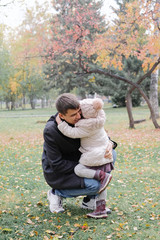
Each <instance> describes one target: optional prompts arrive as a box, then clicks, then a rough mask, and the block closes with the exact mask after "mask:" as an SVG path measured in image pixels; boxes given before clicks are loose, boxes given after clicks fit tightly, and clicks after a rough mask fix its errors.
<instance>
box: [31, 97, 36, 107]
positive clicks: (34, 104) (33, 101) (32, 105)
mask: <svg viewBox="0 0 160 240" xmlns="http://www.w3.org/2000/svg"><path fill="white" fill-rule="evenodd" d="M30 104H31V108H32V109H35V107H36V101H35V100H34V98H30Z"/></svg>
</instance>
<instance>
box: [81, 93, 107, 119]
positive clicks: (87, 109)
mask: <svg viewBox="0 0 160 240" xmlns="http://www.w3.org/2000/svg"><path fill="white" fill-rule="evenodd" d="M102 107H103V101H102V100H101V99H100V98H94V99H91V98H86V99H83V100H81V101H80V108H81V110H82V115H83V117H84V118H95V117H97V114H98V111H99V110H100V109H102Z"/></svg>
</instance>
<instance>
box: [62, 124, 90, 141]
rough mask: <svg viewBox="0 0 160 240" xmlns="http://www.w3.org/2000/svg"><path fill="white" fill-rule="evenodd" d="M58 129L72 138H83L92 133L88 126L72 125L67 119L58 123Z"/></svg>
mask: <svg viewBox="0 0 160 240" xmlns="http://www.w3.org/2000/svg"><path fill="white" fill-rule="evenodd" d="M58 129H59V130H60V131H61V132H62V133H63V134H64V135H65V136H67V137H70V138H83V137H87V136H89V135H90V131H88V129H87V128H82V127H71V126H69V125H68V124H67V123H66V122H65V121H63V122H61V123H60V124H58Z"/></svg>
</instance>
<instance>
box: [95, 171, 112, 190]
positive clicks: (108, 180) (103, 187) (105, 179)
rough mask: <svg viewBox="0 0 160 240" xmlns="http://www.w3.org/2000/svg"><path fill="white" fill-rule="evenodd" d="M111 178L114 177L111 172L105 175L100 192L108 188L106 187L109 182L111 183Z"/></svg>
mask: <svg viewBox="0 0 160 240" xmlns="http://www.w3.org/2000/svg"><path fill="white" fill-rule="evenodd" d="M111 179H112V175H111V174H109V173H105V177H104V179H103V180H102V181H101V187H100V189H99V192H98V193H101V192H103V190H104V189H106V187H107V186H108V184H109V183H110V181H111Z"/></svg>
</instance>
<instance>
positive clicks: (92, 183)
mask: <svg viewBox="0 0 160 240" xmlns="http://www.w3.org/2000/svg"><path fill="white" fill-rule="evenodd" d="M84 184H85V187H86V188H87V189H88V191H89V192H93V193H97V192H98V191H99V188H100V182H98V181H97V180H95V179H90V178H84Z"/></svg>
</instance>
